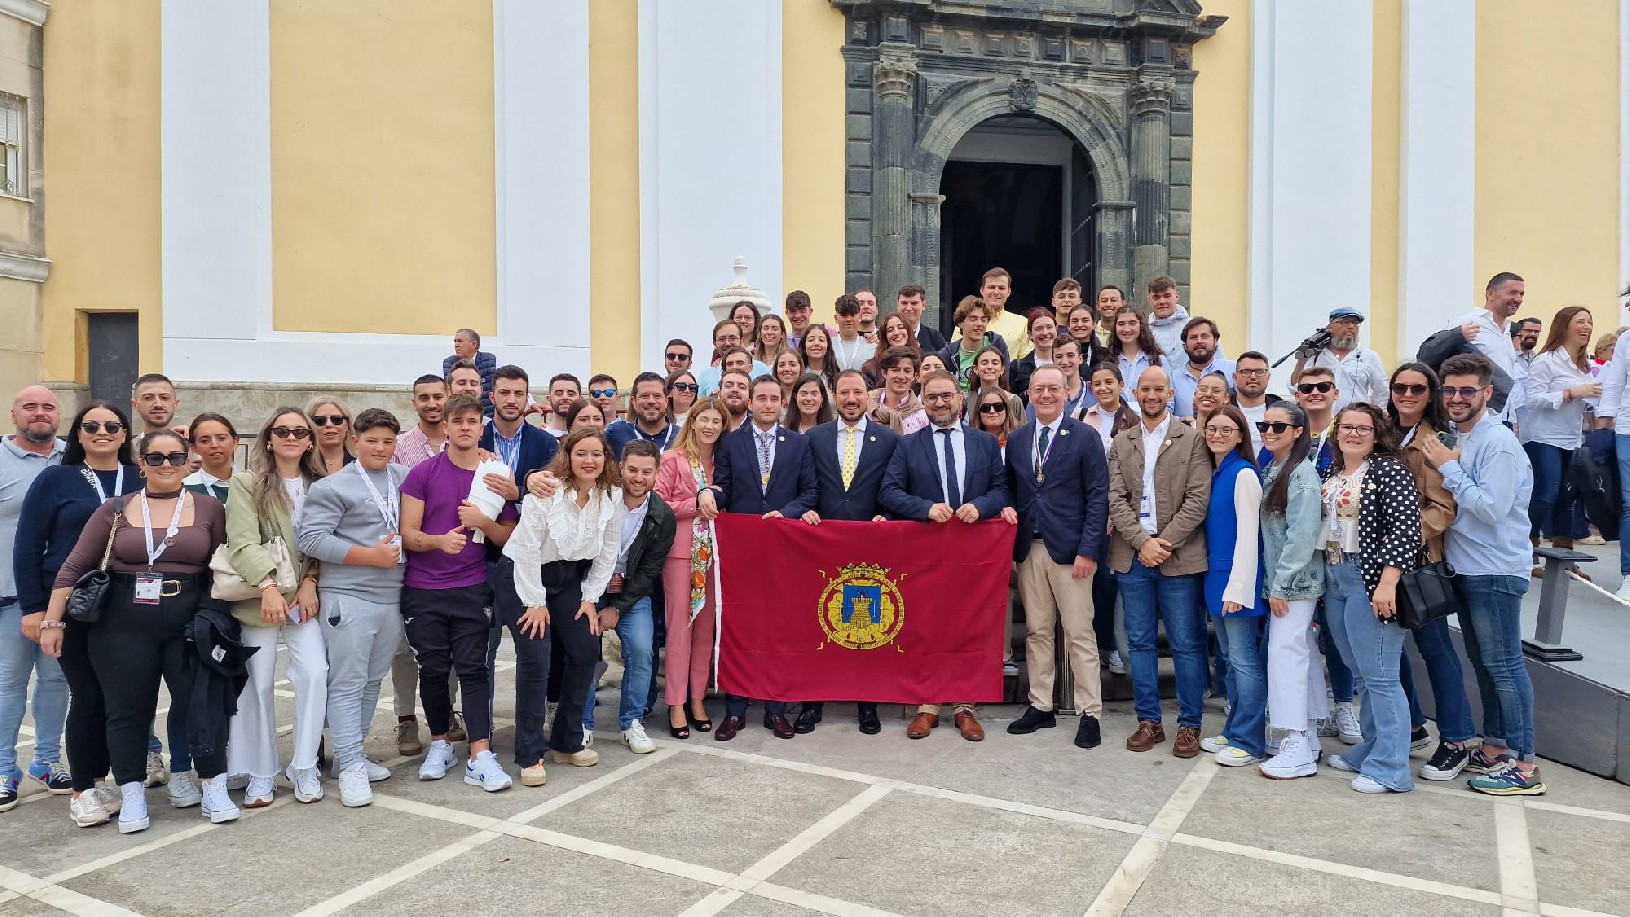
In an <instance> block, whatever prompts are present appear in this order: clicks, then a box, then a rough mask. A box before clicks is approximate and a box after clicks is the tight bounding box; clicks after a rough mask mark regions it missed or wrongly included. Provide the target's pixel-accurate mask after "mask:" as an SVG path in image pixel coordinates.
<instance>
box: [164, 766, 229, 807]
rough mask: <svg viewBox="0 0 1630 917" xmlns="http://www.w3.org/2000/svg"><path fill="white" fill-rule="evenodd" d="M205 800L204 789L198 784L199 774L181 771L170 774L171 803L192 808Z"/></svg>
mask: <svg viewBox="0 0 1630 917" xmlns="http://www.w3.org/2000/svg"><path fill="white" fill-rule="evenodd" d="M223 786H224V784H223ZM203 801H204V791H203V790H202V789H201V788H200V787H199V786H198V775H197V774H195V773H193V772H192V771H180V772H178V773H174V774H171V775H170V805H172V806H175V807H176V808H178V809H190V808H192V807H193V806H195V805H198V804H199V803H201V802H203Z"/></svg>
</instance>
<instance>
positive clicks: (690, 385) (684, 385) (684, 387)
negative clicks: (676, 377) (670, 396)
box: [673, 382, 701, 392]
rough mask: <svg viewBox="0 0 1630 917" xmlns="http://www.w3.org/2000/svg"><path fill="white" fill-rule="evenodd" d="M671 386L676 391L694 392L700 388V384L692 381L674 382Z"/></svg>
mask: <svg viewBox="0 0 1630 917" xmlns="http://www.w3.org/2000/svg"><path fill="white" fill-rule="evenodd" d="M673 388H674V391H676V392H694V391H698V390H700V389H701V386H700V385H697V384H696V383H694V382H675V383H674V385H673Z"/></svg>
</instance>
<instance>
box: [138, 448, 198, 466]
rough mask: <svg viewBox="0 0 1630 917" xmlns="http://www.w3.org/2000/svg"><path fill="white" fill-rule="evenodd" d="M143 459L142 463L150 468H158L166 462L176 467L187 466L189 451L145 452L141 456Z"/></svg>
mask: <svg viewBox="0 0 1630 917" xmlns="http://www.w3.org/2000/svg"><path fill="white" fill-rule="evenodd" d="M141 460H142V464H144V465H146V466H147V467H149V468H157V467H158V466H160V465H163V464H164V463H166V462H168V463H170V464H171V465H173V466H175V467H176V468H182V467H185V466H186V464H187V453H185V452H143V453H142V456H141Z"/></svg>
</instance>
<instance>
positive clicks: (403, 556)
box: [391, 535, 407, 564]
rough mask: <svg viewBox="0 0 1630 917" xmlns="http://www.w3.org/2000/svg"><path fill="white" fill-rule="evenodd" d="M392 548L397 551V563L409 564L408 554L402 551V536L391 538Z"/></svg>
mask: <svg viewBox="0 0 1630 917" xmlns="http://www.w3.org/2000/svg"><path fill="white" fill-rule="evenodd" d="M391 547H393V548H395V549H396V562H397V563H399V564H405V563H407V552H406V551H404V550H402V536H401V535H392V536H391Z"/></svg>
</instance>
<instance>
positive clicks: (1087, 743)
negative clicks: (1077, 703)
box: [1075, 713, 1104, 748]
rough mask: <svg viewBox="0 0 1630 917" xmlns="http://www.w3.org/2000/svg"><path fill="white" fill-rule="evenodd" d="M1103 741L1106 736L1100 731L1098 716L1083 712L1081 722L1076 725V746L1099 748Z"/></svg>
mask: <svg viewBox="0 0 1630 917" xmlns="http://www.w3.org/2000/svg"><path fill="white" fill-rule="evenodd" d="M1103 741H1104V737H1103V735H1102V733H1100V732H1099V731H1098V718H1097V717H1095V716H1089V715H1087V714H1085V713H1083V714H1081V724H1080V725H1079V726H1077V727H1075V747H1076V748H1097V747H1098V746H1099V745H1101V744H1103Z"/></svg>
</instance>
